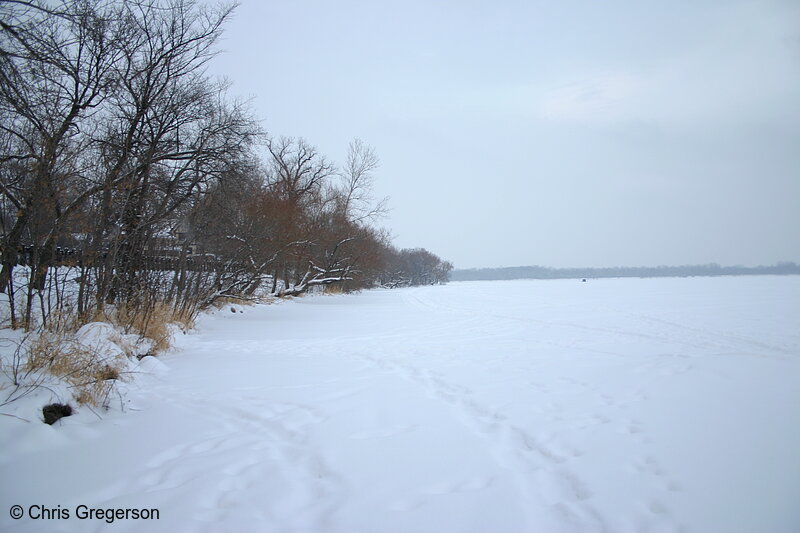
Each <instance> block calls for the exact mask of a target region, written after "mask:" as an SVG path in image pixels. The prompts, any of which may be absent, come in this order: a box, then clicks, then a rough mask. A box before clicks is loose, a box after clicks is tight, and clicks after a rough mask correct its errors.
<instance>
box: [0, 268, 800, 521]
mask: <svg viewBox="0 0 800 533" xmlns="http://www.w3.org/2000/svg"><path fill="white" fill-rule="evenodd" d="M237 310H239V311H242V312H237V313H231V312H230V310H229V309H227V308H224V309H222V310H221V311H219V312H217V313H215V314H213V315H208V316H204V317H202V318H201V319H200V321H199V323H198V328H197V330H196V331H195V332H192V333H190V334H188V335H183V336H180V335H179V338H177V339H176V341H177V344H178V347H179V349H178V350H176V351H175V352H173V353H171V354H168V355H165V356H162V357H159V358H157V359H156V358H153V357H145V358H143V359H142V360H141V361H140V362H139V363H138V369H137V371H138V373H139V374H138V379H137V380H136V381H134V382H133V383H132V384H129V387H128V392H127V400H128V403H127V404H125V409H123V410H120V409H113V410H111V411H109V412H106V413H100V414H101V415H102V419H101V418H99V417H97V416H95V414H93V413H91V412H90V411H88V410H86V409H81V410H80V412H79V413H78V414H76V415H74V416H72V417H69V418H64V419H62V420H61V421H59V422H57V423H56V424H55V425H54V426H52V427H50V426H46V425H44V424H42V423H39V422H38V421H36V420H33V421H31V422H27V423H26V422H23V421H21V420H19V419H16V418H12V417H9V416H0V475H1V476H2V480H3V481H2V485H1V486H2V490H1V491H0V501H2V503H3V506H4V507H5V508H4V509H2V510H0V530H2V531H8V532H22V531H25V532H29V531H81V532H84V531H107V530H109V529H110V528H112V527H113V528H114V529H115V531H142V530H144V531H165V532H166V531H170V532H172V531H181V532H216V531H242V532H249V531H254V532H255V531H270V532H312V531H313V532H316V531H320V532H341V533H345V532H346V533H359V532H364V533H366V532H375V533H379V532H380V533H383V532H386V533H389V532H398V533H401V532H402V533H425V532H431V533H433V532H436V533H440V532H486V531H499V532H508V533H513V532H520V533H521V532H534V531H535V532H540V531H541V532H555V533H559V532H584V531H587V532H592V531H598V532H600V531H606V532H614V533H616V532H621V533H626V532H662V531H676V532H677V531H685V532H697V533H704V532H716V531H725V532H727V533H736V532H741V533H746V532H767V531H768V532H771V533H796V532H797V531H800V505H798V502H800V461H798V460H797V458H798V455H797V454H798V450H800V409H798V405H800V277H798V276H784V277H769V276H764V277H722V278H685V279H605V280H589V281H588V282H587V283H581V281H580V280H557V281H539V280H528V281H508V282H462V283H451V284H449V285H446V286H438V287H425V288H414V289H395V290H374V291H366V292H363V293H361V294H356V295H340V296H315V297H306V298H299V299H292V300H289V301H285V302H282V303H278V304H273V305H263V306H254V307H238V308H237ZM84 333H85V334H87V335H88V333H86V332H84ZM14 409H16V407H14V404H9V405H7V406H5V407H3V409H2V412H4V413H12V414H14V413H15V411H14ZM13 504H19V505H22V506H23V507H25V508H26V509H27V507H28V506H31V505H42V506H46V507H51V508H56V507H58V506H61V508H62V509H68V510H70V512H71V518H70V519H69V520H66V519H64V520H58V519H53V520H42V519H39V520H32V519H29V518H23V519H21V520H18V521H14V520H12V519H11V518H10V517H9V513H8V511H7V509H8V508H9V507H10V506H11V505H13ZM80 504H83V505H87V506H89V507H95V508H103V509H108V508H136V509H141V508H148V509H149V508H157V509H159V511H160V516H159V519H158V520H147V521H145V520H133V519H128V520H118V521H116V522H115V523H114V524H113V526H112V525H109V524H107V523H106V522H105V521H103V520H86V519H84V520H81V519H78V518H76V517H75V512H74V510H75V508H76V506H78V505H80ZM26 512H27V511H26Z"/></svg>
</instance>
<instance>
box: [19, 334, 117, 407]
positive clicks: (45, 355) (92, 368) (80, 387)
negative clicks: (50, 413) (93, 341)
mask: <svg viewBox="0 0 800 533" xmlns="http://www.w3.org/2000/svg"><path fill="white" fill-rule="evenodd" d="M124 366H125V357H124V356H120V355H117V356H113V355H108V354H104V353H102V352H101V351H100V350H98V349H95V348H92V347H87V346H84V345H82V344H79V343H77V342H75V341H74V340H73V339H71V338H70V337H67V336H65V335H61V334H56V333H52V332H43V333H42V334H41V335H39V336H38V337H36V338H35V339H33V340H32V341H31V342H30V343H29V345H28V346H27V362H26V367H27V368H26V370H29V371H34V372H38V371H44V372H47V373H49V374H51V375H53V376H55V377H57V378H59V379H63V380H64V381H66V382H67V383H69V384H70V386H71V387H72V389H73V395H74V396H75V399H76V401H78V402H79V403H83V404H90V405H95V406H101V405H102V406H104V405H106V403H107V401H108V397H109V394H110V393H111V391H112V390H113V388H114V384H115V382H116V380H118V379H119V378H120V375H121V369H122V368H123V367H124Z"/></svg>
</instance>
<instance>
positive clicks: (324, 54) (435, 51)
mask: <svg viewBox="0 0 800 533" xmlns="http://www.w3.org/2000/svg"><path fill="white" fill-rule="evenodd" d="M222 48H223V49H224V50H225V52H224V54H223V55H221V56H219V57H218V58H217V59H215V61H214V64H213V66H212V71H213V72H214V73H216V74H221V75H225V76H227V77H229V78H230V79H231V81H233V83H234V85H233V88H232V94H234V95H239V96H243V97H253V107H254V109H255V111H256V113H257V114H258V115H259V116H260V117H262V118H263V119H264V126H265V128H266V129H267V130H268V131H269V132H270V133H271V134H274V135H292V136H302V137H304V138H306V139H307V140H308V141H309V142H311V143H312V144H314V145H316V146H317V147H318V148H319V149H320V150H321V151H322V152H323V153H324V154H326V155H328V156H329V157H330V158H332V159H334V160H338V161H342V160H343V157H344V154H345V152H346V149H347V143H348V142H349V140H350V139H352V138H354V137H359V138H361V139H363V140H364V141H365V142H367V143H369V144H370V145H372V146H374V147H375V149H376V151H377V153H378V155H379V156H380V159H381V168H380V170H379V172H378V179H377V181H378V193H379V194H380V195H388V196H390V197H391V200H390V207H391V208H392V211H391V213H390V216H389V218H388V219H387V220H386V221H385V224H386V225H387V226H388V227H389V228H391V229H392V231H393V233H394V234H395V235H396V238H395V244H397V245H398V246H400V247H414V246H423V247H425V248H428V249H429V250H431V251H433V252H434V253H436V254H438V255H440V256H441V257H443V258H445V259H449V260H451V261H452V262H453V263H454V264H455V265H456V267H457V268H468V267H481V266H513V265H534V264H536V265H545V266H617V265H624V266H638V265H661V264H670V265H674V264H689V263H708V262H718V263H721V264H744V265H755V264H768V263H774V262H776V261H780V260H787V261H800V2H797V1H795V0H784V1H779V0H760V1H741V0H732V1H724V0H719V1H703V0H671V1H669V2H664V1H637V2H633V1H603V2H597V1H590V0H586V1H547V2H545V1H541V2H534V1H502V0H494V1H477V0H475V1H452V2H439V1H417V0H406V1H403V2H380V1H378V2H370V1H350V0H341V1H336V2H331V1H327V0H292V1H282V2H275V1H262V0H243V1H242V2H241V5H240V7H239V8H238V9H237V11H236V15H235V17H234V19H233V21H232V23H231V24H229V25H228V27H227V31H226V34H225V38H224V40H223V42H222Z"/></svg>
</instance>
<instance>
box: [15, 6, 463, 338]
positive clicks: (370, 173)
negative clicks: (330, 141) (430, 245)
mask: <svg viewBox="0 0 800 533" xmlns="http://www.w3.org/2000/svg"><path fill="white" fill-rule="evenodd" d="M234 8H235V5H233V4H219V5H213V6H210V5H207V4H205V3H203V2H200V1H197V0H116V1H114V0H61V1H46V0H27V1H26V0H0V224H2V228H0V230H2V241H0V244H1V245H2V258H1V261H2V269H0V290H2V291H3V292H6V294H7V295H8V296H9V299H8V301H9V305H10V307H11V321H12V327H17V326H23V327H26V328H30V327H31V324H32V322H33V317H34V316H35V315H38V316H40V317H41V320H43V321H45V322H46V321H47V320H48V319H49V318H50V319H52V318H51V317H52V316H54V313H53V312H54V311H56V310H57V311H60V312H62V313H75V314H77V315H78V316H81V317H92V316H94V315H95V314H97V313H98V312H103V311H104V310H105V309H106V308H107V307H108V306H115V307H124V308H125V309H127V310H128V312H129V313H145V314H146V313H147V312H148V309H150V308H151V307H152V306H154V305H156V304H157V303H161V304H163V303H165V302H166V303H168V304H169V305H170V306H172V308H173V310H174V312H175V313H176V314H178V315H184V316H193V315H194V314H195V313H196V312H197V311H198V310H199V309H201V308H203V307H204V306H207V305H210V304H211V303H213V302H214V301H215V300H216V299H217V298H220V297H240V298H248V297H251V296H252V295H254V294H255V293H256V292H257V291H268V292H271V293H274V294H284V295H296V294H300V293H302V292H304V291H307V290H309V289H310V288H311V287H314V286H320V285H330V284H338V285H340V286H341V287H342V288H343V289H344V290H353V289H359V288H363V287H367V286H371V285H374V284H383V285H385V286H397V285H406V284H417V283H438V282H442V281H445V280H446V278H447V274H448V273H449V270H450V269H451V268H452V266H450V265H449V263H446V262H443V261H441V260H439V259H438V258H437V257H435V256H433V255H432V254H430V253H428V252H426V251H424V250H404V251H398V250H395V249H394V248H393V247H392V246H391V245H390V243H389V239H388V236H387V235H386V234H385V232H383V231H381V230H378V229H376V228H375V226H374V224H372V223H373V222H374V220H375V219H376V218H377V217H380V216H381V214H382V213H383V212H384V211H385V208H386V206H385V200H380V199H375V198H373V196H372V191H373V180H374V172H375V170H376V168H377V166H378V159H377V157H376V155H375V152H374V151H373V149H372V148H371V147H369V146H367V145H366V144H364V143H362V142H361V141H353V142H352V143H351V145H350V150H349V153H348V156H347V160H346V161H345V162H344V164H343V165H342V166H341V167H337V166H336V165H334V164H333V163H332V162H331V161H329V160H327V159H326V158H325V157H324V156H323V155H322V154H320V153H319V152H318V151H317V150H316V149H315V148H314V147H313V146H311V145H309V144H308V143H307V142H306V141H304V140H302V139H292V138H273V137H270V136H268V135H266V134H265V133H264V132H263V131H262V130H261V128H260V126H259V123H258V122H257V121H256V120H255V119H254V118H253V117H252V115H251V114H250V112H249V111H248V109H247V107H246V105H245V104H243V103H242V102H240V101H237V100H235V99H232V98H230V97H229V96H228V94H227V89H228V87H227V85H226V83H224V82H221V81H219V80H216V79H214V78H213V77H211V76H209V75H208V74H207V72H206V67H207V64H208V62H209V60H210V59H211V58H212V57H214V55H215V53H216V44H217V41H218V40H219V38H220V35H221V32H222V30H223V27H224V25H225V23H226V21H227V20H228V19H229V18H230V16H231V13H232V12H233V9H234ZM22 249H26V250H28V251H29V253H28V255H27V257H26V263H27V265H28V266H27V269H26V270H25V272H26V273H27V274H26V275H27V279H26V280H25V283H21V284H20V282H19V280H18V276H15V275H14V271H15V268H17V266H18V262H19V254H20V250H22ZM63 249H67V250H69V251H70V253H69V254H67V255H69V256H70V257H71V259H69V260H67V259H65V258H64V257H65V256H64V253H63V252H61V250H63ZM426 254H427V255H426ZM17 270H19V269H18V268H17ZM420 272H424V273H420ZM15 295H21V296H23V297H22V298H15ZM17 301H20V302H23V303H22V305H21V307H20V308H19V309H17V308H16V307H17V306H18V304H17ZM37 311H38V312H37Z"/></svg>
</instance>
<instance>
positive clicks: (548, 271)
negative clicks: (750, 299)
mask: <svg viewBox="0 0 800 533" xmlns="http://www.w3.org/2000/svg"><path fill="white" fill-rule="evenodd" d="M764 274H778V275H787V274H800V265H798V264H796V263H792V262H780V263H778V264H775V265H770V266H757V267H744V266H720V265H718V264H716V263H709V264H707V265H683V266H657V267H609V268H549V267H542V266H518V267H503V268H470V269H456V270H453V271H452V272H451V273H450V280H451V281H480V280H507V279H569V278H581V279H582V278H663V277H687V276H753V275H764Z"/></svg>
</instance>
